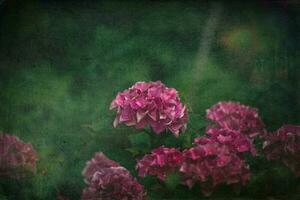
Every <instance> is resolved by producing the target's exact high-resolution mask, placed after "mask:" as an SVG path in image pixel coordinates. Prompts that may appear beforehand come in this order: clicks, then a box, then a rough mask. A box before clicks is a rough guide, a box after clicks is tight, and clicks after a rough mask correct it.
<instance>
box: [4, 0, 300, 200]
mask: <svg viewBox="0 0 300 200" xmlns="http://www.w3.org/2000/svg"><path fill="white" fill-rule="evenodd" d="M0 9H1V13H0V52H1V54H0V105H1V106H0V131H1V132H5V133H10V134H14V135H17V136H18V137H19V138H21V139H22V140H23V141H26V142H31V143H32V144H33V146H34V148H35V149H36V151H37V152H38V158H39V160H38V163H37V174H36V176H34V177H32V178H31V179H30V180H27V179H26V180H24V181H12V180H10V181H9V182H7V180H5V179H1V181H0V182H1V184H0V199H18V198H20V197H22V198H21V199H55V198H56V196H57V194H58V193H60V194H62V195H64V196H66V197H69V198H70V199H79V198H80V195H81V192H82V189H83V187H84V185H85V184H84V181H83V177H82V174H81V172H82V170H83V168H84V166H85V163H86V161H87V160H90V159H91V158H92V157H93V156H94V153H95V152H99V151H102V152H104V153H105V154H106V155H107V156H108V157H109V158H111V159H113V160H115V161H117V162H119V163H120V164H121V165H123V166H124V167H126V168H127V169H128V170H130V172H131V173H132V174H133V175H134V176H136V177H137V172H136V171H135V169H134V167H135V164H136V158H137V157H136V154H135V153H133V151H134V150H132V149H130V148H131V146H132V144H131V143H132V141H130V138H131V137H130V136H131V135H134V134H137V133H139V132H141V131H140V130H135V129H133V128H130V127H126V126H119V127H118V128H116V129H115V128H113V126H112V123H113V120H114V117H115V113H113V112H111V111H109V106H110V103H111V101H112V100H113V99H114V98H115V96H116V94H117V93H118V92H119V91H123V90H124V89H126V88H128V87H130V86H131V85H133V84H134V83H135V82H137V81H156V80H161V81H162V82H163V83H164V84H166V85H167V86H169V87H174V88H176V90H178V91H179V95H180V97H181V101H182V102H184V103H185V104H186V105H187V108H188V110H189V122H188V126H187V131H186V132H185V133H184V134H182V136H181V137H179V139H176V138H175V137H174V136H173V135H172V134H168V135H163V136H159V135H158V136H157V137H158V138H159V137H160V138H161V141H163V144H164V145H165V146H168V147H183V146H185V145H186V146H189V145H190V144H188V143H187V135H188V136H189V137H190V141H192V138H194V137H197V136H199V135H203V134H204V129H203V127H204V126H205V125H206V123H207V122H206V120H205V119H204V117H205V110H206V109H207V108H209V107H211V106H212V105H214V104H215V103H217V102H219V101H227V100H233V101H239V102H241V103H243V104H246V105H250V106H252V107H256V108H258V110H259V113H260V115H261V117H262V119H263V120H264V122H265V124H266V126H267V129H268V131H274V130H276V129H278V128H279V127H280V126H281V125H282V124H286V123H290V124H300V92H299V91H300V79H299V77H300V68H299V30H300V29H299V28H300V18H299V17H300V16H299V11H300V10H299V9H300V6H299V3H295V2H293V1H291V2H288V1H280V2H277V3H271V2H268V1H261V2H260V1H259V2H258V3H226V2H225V1H224V2H208V1H207V2H206V1H203V2H201V1H197V2H193V1H188V2H178V1H128V2H125V1H73V2H72V1H28V0H26V1H4V3H2V5H1V7H0ZM139 140H141V141H139ZM143 140H146V139H145V138H136V140H135V142H136V143H138V145H142V146H143V147H145V149H144V151H145V152H144V153H146V152H150V150H151V149H149V148H148V146H147V142H145V143H143ZM147 148H148V149H147ZM264 162H265V161H264V160H262V159H259V158H257V159H253V160H251V161H250V165H251V170H252V173H253V178H252V179H251V181H250V183H249V184H248V186H247V187H246V188H244V189H243V190H242V192H241V194H240V196H239V195H237V196H238V197H239V198H243V197H244V198H264V197H267V196H275V197H278V198H281V197H282V196H284V197H286V196H288V197H289V198H295V199H296V198H297V197H295V195H296V196H297V194H299V192H300V189H299V180H297V179H295V177H293V175H292V174H291V173H290V172H289V170H287V169H286V168H285V167H280V168H274V167H273V165H271V164H268V163H264ZM270 171H273V172H272V173H273V175H272V176H270V175H269V172H270ZM274 174H275V175H274ZM138 180H139V182H140V183H142V184H143V185H144V186H145V189H146V190H147V194H148V196H149V199H200V198H204V197H203V196H202V195H201V194H200V191H199V189H197V188H195V189H193V190H188V189H187V188H186V187H184V186H177V185H176V186H175V187H176V188H175V189H174V188H173V187H172V183H169V184H167V185H165V184H163V183H161V182H159V181H158V180H157V179H155V178H152V177H146V178H138ZM169 182H172V180H169ZM265 185H268V188H265ZM14 191H18V192H17V193H15V192H14ZM224 196H226V197H228V198H230V197H237V196H236V195H235V194H234V192H232V190H230V189H228V188H221V189H219V190H218V191H217V192H216V193H214V194H213V195H212V196H211V197H210V198H219V197H224ZM298 197H299V196H298Z"/></svg>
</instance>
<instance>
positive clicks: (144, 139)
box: [129, 133, 151, 153]
mask: <svg viewBox="0 0 300 200" xmlns="http://www.w3.org/2000/svg"><path fill="white" fill-rule="evenodd" d="M129 141H130V143H131V146H132V147H131V148H130V151H134V152H136V151H138V152H142V153H145V152H148V151H149V150H150V146H151V142H150V136H149V135H148V134H146V133H138V134H134V135H130V136H129Z"/></svg>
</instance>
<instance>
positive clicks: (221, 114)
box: [206, 101, 264, 138]
mask: <svg viewBox="0 0 300 200" xmlns="http://www.w3.org/2000/svg"><path fill="white" fill-rule="evenodd" d="M206 118H207V119H209V120H211V121H213V122H214V123H215V125H216V126H217V127H219V128H224V129H230V130H235V131H240V132H241V133H242V134H244V135H248V136H249V137H250V138H254V137H255V136H258V135H261V134H264V123H263V121H262V120H261V118H260V117H259V115H258V113H257V110H256V109H255V108H251V107H249V106H246V105H243V104H240V103H238V102H231V101H228V102H219V103H217V104H215V105H214V106H212V107H211V108H209V109H207V110H206Z"/></svg>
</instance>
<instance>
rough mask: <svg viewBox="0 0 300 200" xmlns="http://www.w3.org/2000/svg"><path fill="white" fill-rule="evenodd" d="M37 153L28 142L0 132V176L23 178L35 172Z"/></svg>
mask: <svg viewBox="0 0 300 200" xmlns="http://www.w3.org/2000/svg"><path fill="white" fill-rule="evenodd" d="M37 160H38V159H37V153H36V151H35V150H34V149H33V147H32V145H31V144H30V143H24V142H23V141H21V140H20V139H19V138H18V137H16V136H13V135H8V134H3V133H2V134H1V133H0V176H8V177H11V178H16V179H19V178H23V177H25V176H26V174H27V173H28V172H32V173H35V172H36V161H37Z"/></svg>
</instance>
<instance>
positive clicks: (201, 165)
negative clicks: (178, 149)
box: [180, 137, 250, 196]
mask: <svg viewBox="0 0 300 200" xmlns="http://www.w3.org/2000/svg"><path fill="white" fill-rule="evenodd" d="M183 157H184V160H183V162H182V165H181V168H180V172H181V173H182V174H183V175H182V180H183V184H185V185H187V186H188V187H190V188H191V187H193V185H194V184H195V183H196V182H200V184H201V191H202V193H203V194H205V195H207V196H208V195H210V194H211V192H212V191H213V190H214V188H215V187H216V186H218V185H220V184H228V185H231V184H242V185H245V184H246V183H247V181H248V180H249V178H250V171H249V167H248V165H247V164H246V162H245V160H244V159H243V158H242V157H241V156H240V155H239V154H238V152H237V151H236V150H235V149H233V148H232V147H231V145H227V144H226V143H222V142H219V141H216V140H215V139H213V138H207V137H201V138H199V139H198V140H197V143H196V146H195V147H192V148H190V149H187V150H185V151H184V152H183Z"/></svg>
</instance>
